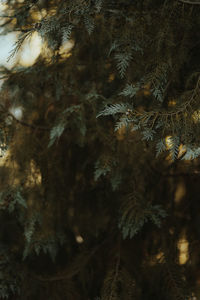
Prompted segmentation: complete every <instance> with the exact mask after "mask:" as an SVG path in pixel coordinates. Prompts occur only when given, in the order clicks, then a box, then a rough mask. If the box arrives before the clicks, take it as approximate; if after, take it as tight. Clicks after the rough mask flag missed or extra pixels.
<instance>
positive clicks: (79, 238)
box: [76, 235, 84, 244]
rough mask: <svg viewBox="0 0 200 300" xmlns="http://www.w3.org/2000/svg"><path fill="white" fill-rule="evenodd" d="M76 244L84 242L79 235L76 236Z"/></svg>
mask: <svg viewBox="0 0 200 300" xmlns="http://www.w3.org/2000/svg"><path fill="white" fill-rule="evenodd" d="M76 242H77V243H78V244H82V243H83V242H84V239H83V238H82V236H81V235H77V236H76Z"/></svg>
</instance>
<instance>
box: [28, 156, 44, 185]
mask: <svg viewBox="0 0 200 300" xmlns="http://www.w3.org/2000/svg"><path fill="white" fill-rule="evenodd" d="M41 182H42V175H41V172H40V170H39V168H37V166H36V165H35V162H34V161H33V160H31V162H30V173H29V175H28V176H27V181H26V186H27V187H32V186H35V185H40V184H41Z"/></svg>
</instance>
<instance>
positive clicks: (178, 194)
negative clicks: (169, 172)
mask: <svg viewBox="0 0 200 300" xmlns="http://www.w3.org/2000/svg"><path fill="white" fill-rule="evenodd" d="M185 194H186V188H185V184H184V182H179V183H178V184H177V187H176V191H175V195H174V202H175V203H176V204H179V203H180V202H181V200H182V199H183V197H184V196H185Z"/></svg>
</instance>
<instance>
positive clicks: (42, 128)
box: [8, 113, 50, 131]
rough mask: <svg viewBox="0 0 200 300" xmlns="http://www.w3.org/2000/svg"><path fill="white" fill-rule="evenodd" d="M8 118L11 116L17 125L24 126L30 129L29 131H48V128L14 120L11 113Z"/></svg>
mask: <svg viewBox="0 0 200 300" xmlns="http://www.w3.org/2000/svg"><path fill="white" fill-rule="evenodd" d="M8 116H11V117H12V119H13V120H14V121H15V122H16V123H18V124H20V125H22V126H26V127H29V128H31V129H39V130H45V131H49V130H50V128H49V127H44V126H37V125H34V124H30V123H26V122H24V121H21V120H18V119H17V118H15V116H14V115H13V114H11V113H9V114H8Z"/></svg>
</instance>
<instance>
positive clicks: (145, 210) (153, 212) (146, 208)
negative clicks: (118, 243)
mask: <svg viewBox="0 0 200 300" xmlns="http://www.w3.org/2000/svg"><path fill="white" fill-rule="evenodd" d="M166 216H167V214H166V212H165V210H164V209H163V208H162V207H161V206H160V205H151V204H148V203H147V204H143V203H142V201H141V199H137V198H136V197H135V196H134V197H133V196H132V195H131V196H130V197H129V199H128V201H126V203H125V204H123V207H122V215H121V217H120V221H119V228H120V229H121V231H122V236H123V238H124V239H126V238H127V237H129V238H130V239H132V238H133V237H134V236H135V235H136V234H137V233H138V232H139V231H140V230H141V229H142V227H143V226H144V224H145V223H146V222H148V221H151V222H153V223H154V224H155V225H156V226H158V227H160V226H161V220H162V218H165V217H166Z"/></svg>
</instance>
